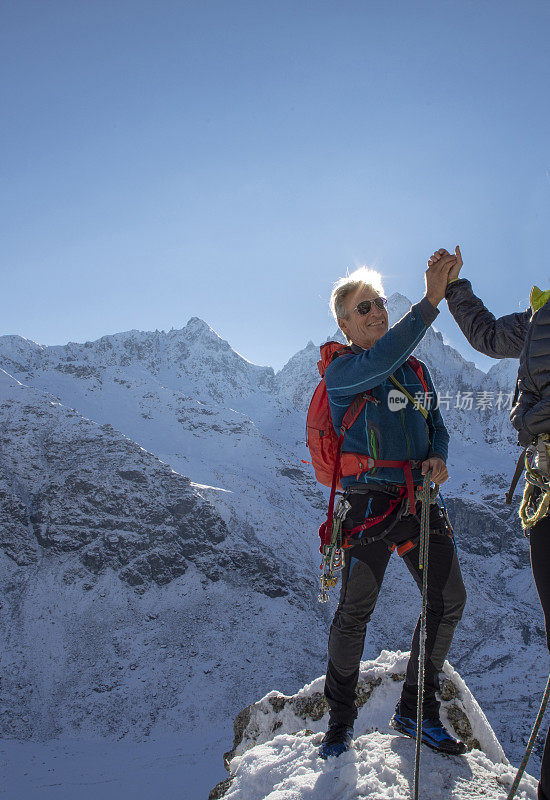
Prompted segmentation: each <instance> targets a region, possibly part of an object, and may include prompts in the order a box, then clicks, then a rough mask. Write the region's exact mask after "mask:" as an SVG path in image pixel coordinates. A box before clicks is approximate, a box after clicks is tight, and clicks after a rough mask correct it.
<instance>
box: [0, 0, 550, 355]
mask: <svg viewBox="0 0 550 800" xmlns="http://www.w3.org/2000/svg"><path fill="white" fill-rule="evenodd" d="M0 23H1V24H0V60H1V70H0V92H1V94H0V101H1V105H2V109H3V123H2V127H1V130H0V137H1V138H0V144H1V153H2V155H1V157H0V158H1V163H2V169H1V180H2V195H1V199H0V204H1V205H0V211H1V237H0V238H1V244H0V258H1V262H0V263H1V269H2V287H3V298H4V302H3V304H2V309H3V314H2V322H1V325H0V334H6V333H18V334H21V335H23V336H26V337H28V338H31V339H34V340H35V341H38V342H40V343H42V344H62V343H64V342H67V341H69V340H73V341H84V340H86V339H95V338H99V337H100V336H102V335H104V334H106V333H114V332H117V331H121V330H127V329H130V328H139V329H143V330H154V329H156V328H158V329H170V328H172V327H182V326H183V325H184V324H185V323H186V322H187V320H188V319H189V318H190V317H192V316H199V317H201V318H203V319H204V320H206V321H207V322H208V323H209V324H210V325H211V326H212V327H213V328H214V329H215V330H216V331H217V332H218V333H219V334H220V335H221V336H223V337H224V338H225V339H227V340H228V341H229V342H230V343H231V345H232V346H233V347H234V348H235V349H236V350H238V351H239V352H240V353H242V354H243V355H244V356H246V357H247V358H249V359H250V360H251V361H254V362H256V363H261V364H271V365H273V366H275V367H280V366H282V364H283V363H284V362H285V361H286V360H287V359H288V358H289V357H290V356H291V355H293V354H294V352H296V350H298V349H299V348H301V347H302V346H304V345H305V343H306V342H307V341H308V340H309V339H312V340H313V341H315V342H317V341H321V340H322V339H323V338H324V337H325V336H326V335H327V334H328V333H330V332H331V331H333V329H334V327H335V326H334V323H333V322H332V321H331V318H330V317H329V314H328V310H327V309H328V298H329V296H330V291H331V286H332V283H333V281H334V280H336V279H337V278H338V277H339V276H340V275H342V274H345V272H346V270H347V269H353V268H354V267H355V266H357V265H359V264H362V263H367V264H369V265H371V266H374V267H376V268H378V269H379V270H380V271H381V272H382V274H383V275H384V279H385V284H386V290H387V293H388V294H391V293H392V292H393V291H401V292H402V293H403V294H406V295H407V296H408V297H410V299H411V300H413V301H416V300H418V299H419V298H420V297H421V296H422V294H423V291H424V287H423V280H424V279H423V273H424V269H425V263H426V259H427V258H428V256H429V255H430V253H431V252H432V251H433V250H434V249H436V248H438V247H441V246H445V247H449V248H450V247H454V245H455V244H456V243H457V242H459V243H460V244H461V247H462V252H463V256H464V261H465V268H464V274H465V276H466V277H470V278H471V279H472V281H473V285H474V289H475V290H476V291H477V292H478V294H479V295H480V296H481V297H482V298H483V299H484V300H485V301H486V303H487V305H488V306H489V308H490V309H491V310H492V311H493V312H494V313H495V314H497V315H498V314H504V313H510V312H512V311H516V310H519V309H520V308H523V307H525V306H526V305H527V296H528V292H529V289H530V287H531V285H532V284H533V283H539V284H540V285H541V286H543V287H546V288H548V287H550V266H549V265H548V261H547V257H546V246H547V242H546V234H547V231H548V228H549V219H550V110H549V104H548V97H549V96H550V86H549V83H550V48H549V47H548V37H549V33H550V4H549V3H547V2H524V3H519V1H517V2H507V1H506V0H505V1H504V2H503V1H502V0H499V1H498V2H495V1H494V0H486V1H485V0H476V2H470V1H469V0H459V1H458V0H457V1H456V2H455V1H454V0H438V1H437V2H435V1H433V2H424V1H423V0H418V1H416V0H415V2H394V1H393V0H384V2H382V1H381V0H380V1H378V0H377V1H376V2H375V1H374V0H373V1H371V0H362V1H361V2H359V1H358V0H350V1H349V2H345V1H344V0H340V2H324V0H316V2H300V0H295V2H286V0H279V1H278V2H271V1H270V0H269V1H268V2H260V0H256V2H239V1H238V0H235V1H234V2H231V0H225V1H224V2H210V0H202V2H183V1H180V2H167V1H165V0H156V2H141V1H140V0H132V1H131V2H130V1H127V0H120V1H117V0H109V1H108V2H106V1H104V0H95V2H83V0H71V1H70V2H58V1H57V0H51V1H50V2H48V3H44V2H41V1H40V0H37V1H36V2H28V1H27V0H16V2H13V1H12V2H10V0H4V2H3V3H2V7H1V9H0ZM441 308H442V313H441V315H440V316H439V318H438V321H437V323H436V325H437V327H439V328H440V329H441V330H442V331H443V333H444V334H445V336H446V337H447V339H448V340H449V341H450V342H451V343H452V344H454V345H455V346H458V347H459V348H460V349H461V351H462V352H463V353H465V354H467V355H469V357H471V358H474V357H475V359H476V361H477V362H478V363H480V364H488V363H489V362H488V360H484V359H482V358H481V357H477V356H475V354H474V351H472V350H471V349H470V348H469V346H468V345H467V344H466V343H465V342H464V340H463V339H462V337H461V334H460V333H459V332H458V330H457V329H456V327H455V325H454V323H453V321H452V319H451V318H450V316H449V314H448V311H447V310H446V308H444V307H443V304H442V306H441Z"/></svg>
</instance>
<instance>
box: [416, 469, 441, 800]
mask: <svg viewBox="0 0 550 800" xmlns="http://www.w3.org/2000/svg"><path fill="white" fill-rule="evenodd" d="M431 474H432V472H431V470H429V471H428V472H427V473H426V475H425V476H424V482H423V484H422V511H421V513H420V545H419V553H418V568H419V569H420V570H422V611H421V613H420V647H419V652H418V699H417V703H416V749H415V756H414V786H413V800H418V789H419V781H420V745H421V743H422V716H423V709H424V674H425V663H424V662H425V659H426V611H427V607H428V551H429V544H430V505H431V501H432V496H431V495H432V492H431V489H430V483H431ZM435 489H436V495H437V492H438V491H439V487H438V486H437V485H436V486H435Z"/></svg>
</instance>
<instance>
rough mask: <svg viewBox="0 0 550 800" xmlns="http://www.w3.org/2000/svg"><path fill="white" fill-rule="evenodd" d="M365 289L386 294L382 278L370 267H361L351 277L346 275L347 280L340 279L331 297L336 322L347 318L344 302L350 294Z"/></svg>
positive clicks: (331, 308) (331, 307)
mask: <svg viewBox="0 0 550 800" xmlns="http://www.w3.org/2000/svg"><path fill="white" fill-rule="evenodd" d="M363 287H364V288H369V289H372V290H373V291H374V292H376V293H377V294H379V295H383V294H384V287H383V285H382V276H381V275H380V273H379V272H376V270H374V269H370V268H369V267H359V269H356V270H355V271H354V272H352V273H351V275H346V277H345V278H339V279H338V280H337V281H336V283H335V284H334V288H333V290H332V294H331V296H330V310H331V311H332V314H333V316H334V319H335V320H336V322H338V320H339V319H342V318H343V317H345V316H346V309H345V306H344V300H345V299H346V297H347V296H348V294H351V293H352V292H355V290H356V289H361V288H363Z"/></svg>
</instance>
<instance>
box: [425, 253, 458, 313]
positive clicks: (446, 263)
mask: <svg viewBox="0 0 550 800" xmlns="http://www.w3.org/2000/svg"><path fill="white" fill-rule="evenodd" d="M457 250H458V255H457V254H456V253H455V255H453V256H452V255H450V254H449V253H448V252H447V250H443V249H441V250H437V251H436V252H435V253H434V254H433V255H432V257H431V258H430V260H429V261H428V269H427V270H426V272H425V278H426V297H427V298H428V300H429V301H430V303H431V304H432V305H433V306H435V307H437V306H438V305H439V303H440V302H441V301H442V300H443V298H444V297H445V289H446V288H447V284H448V283H449V281H450V280H452V278H450V277H449V275H450V274H451V273H453V274H454V273H455V272H456V271H457V263H458V258H459V256H460V250H459V249H458V247H457ZM460 266H462V259H460ZM458 271H459V272H460V267H458ZM457 274H458V273H457Z"/></svg>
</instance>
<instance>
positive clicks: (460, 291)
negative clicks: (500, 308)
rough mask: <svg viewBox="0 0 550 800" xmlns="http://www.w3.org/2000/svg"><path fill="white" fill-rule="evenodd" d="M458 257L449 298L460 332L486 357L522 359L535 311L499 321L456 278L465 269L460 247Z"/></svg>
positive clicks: (467, 283)
mask: <svg viewBox="0 0 550 800" xmlns="http://www.w3.org/2000/svg"><path fill="white" fill-rule="evenodd" d="M446 252H447V251H446V250H438V251H437V252H436V253H434V254H433V256H432V257H431V259H430V261H429V262H428V264H430V263H437V259H438V257H439V258H440V257H441V256H440V255H439V254H441V253H446ZM455 254H456V255H457V258H458V261H457V265H456V267H455V268H454V270H451V274H450V279H451V280H450V283H449V285H448V286H447V290H446V292H445V298H446V300H447V303H448V305H449V311H450V312H451V314H452V315H453V317H454V318H455V320H456V322H457V323H458V326H459V328H460V330H461V331H462V333H463V334H464V336H465V337H466V339H467V340H468V341H469V343H470V344H471V345H472V347H473V348H474V349H475V350H478V351H479V352H480V353H483V354H484V355H486V356H491V357H492V358H519V355H520V353H521V351H522V349H523V343H524V341H525V337H526V335H527V329H528V327H529V321H530V319H531V310H530V309H528V310H527V311H522V312H519V313H516V314H507V315H506V316H504V317H499V318H498V319H496V318H495V316H494V315H493V314H491V312H490V311H489V310H488V309H487V308H486V307H485V305H484V303H483V301H482V300H480V299H479V297H476V295H475V294H474V292H473V290H472V284H471V283H470V281H469V280H466V279H465V278H457V277H456V276H458V274H459V272H460V269H461V267H462V257H461V256H460V248H459V247H457V248H456V250H455Z"/></svg>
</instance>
